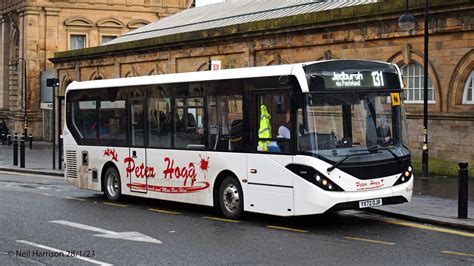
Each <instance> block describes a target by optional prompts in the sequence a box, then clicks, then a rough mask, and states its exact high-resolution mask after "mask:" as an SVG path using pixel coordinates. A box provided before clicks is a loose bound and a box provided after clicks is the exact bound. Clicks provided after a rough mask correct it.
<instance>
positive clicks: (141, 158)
mask: <svg viewBox="0 0 474 266" xmlns="http://www.w3.org/2000/svg"><path fill="white" fill-rule="evenodd" d="M129 117H130V119H129V129H130V150H129V157H128V158H127V160H128V162H126V169H127V170H126V172H127V178H128V181H129V187H130V191H132V192H142V193H146V192H147V185H148V181H147V178H146V166H147V165H146V150H145V100H143V99H140V100H130V101H129Z"/></svg>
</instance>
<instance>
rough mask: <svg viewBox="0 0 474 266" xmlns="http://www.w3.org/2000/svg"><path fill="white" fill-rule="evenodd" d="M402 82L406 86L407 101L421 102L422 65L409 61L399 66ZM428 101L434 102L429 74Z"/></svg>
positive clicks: (422, 94)
mask: <svg viewBox="0 0 474 266" xmlns="http://www.w3.org/2000/svg"><path fill="white" fill-rule="evenodd" d="M401 70H402V75H403V83H404V84H405V86H406V101H405V102H407V103H423V98H424V97H423V96H424V92H423V90H424V85H423V84H424V77H423V75H424V73H423V67H422V66H421V65H420V64H417V63H410V64H408V65H404V66H402V68H401ZM428 102H429V103H434V102H435V98H434V88H433V82H431V78H430V76H428Z"/></svg>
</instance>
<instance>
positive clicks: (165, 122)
mask: <svg viewBox="0 0 474 266" xmlns="http://www.w3.org/2000/svg"><path fill="white" fill-rule="evenodd" d="M170 97H171V90H170V88H169V87H166V86H159V87H158V88H156V89H154V90H152V94H151V95H150V97H149V100H148V129H149V130H148V139H149V146H150V147H153V148H171V146H172V145H171V139H172V133H173V124H172V123H173V119H172V117H171V109H170Z"/></svg>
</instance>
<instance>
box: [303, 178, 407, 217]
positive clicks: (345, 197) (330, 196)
mask: <svg viewBox="0 0 474 266" xmlns="http://www.w3.org/2000/svg"><path fill="white" fill-rule="evenodd" d="M413 179H414V178H413V176H412V177H411V178H410V180H409V181H408V182H406V183H403V184H400V185H396V186H393V187H388V188H383V189H375V190H368V191H344V192H329V191H325V190H322V189H320V188H319V187H317V186H315V185H313V184H309V183H306V184H305V186H295V215H311V214H320V213H325V212H329V211H335V210H345V209H360V205H359V203H360V202H361V201H364V200H371V199H381V200H382V205H390V204H400V203H404V202H409V201H411V197H412V193H413Z"/></svg>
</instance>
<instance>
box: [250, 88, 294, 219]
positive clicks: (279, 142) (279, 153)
mask: <svg viewBox="0 0 474 266" xmlns="http://www.w3.org/2000/svg"><path fill="white" fill-rule="evenodd" d="M291 96H292V92H291V90H280V89H279V90H263V91H260V90H259V91H255V92H254V93H253V94H252V99H251V101H252V102H251V114H252V115H251V117H252V118H251V120H252V122H251V123H252V125H251V130H252V132H251V136H252V139H253V140H254V144H253V145H254V149H255V150H254V151H255V153H250V154H248V155H247V156H248V157H247V168H248V169H247V170H248V192H249V193H248V194H247V196H246V200H245V201H244V202H245V204H246V207H247V208H246V209H247V210H249V211H256V212H265V213H269V214H274V215H283V216H284V215H292V214H293V210H294V207H293V178H292V174H291V173H290V171H288V170H287V169H286V168H285V166H286V165H288V164H290V163H292V161H293V158H292V154H293V144H292V139H293V138H292V137H293V136H294V130H293V123H292V120H294V118H293V119H292V117H293V116H294V115H292V113H294V112H292V100H291Z"/></svg>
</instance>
